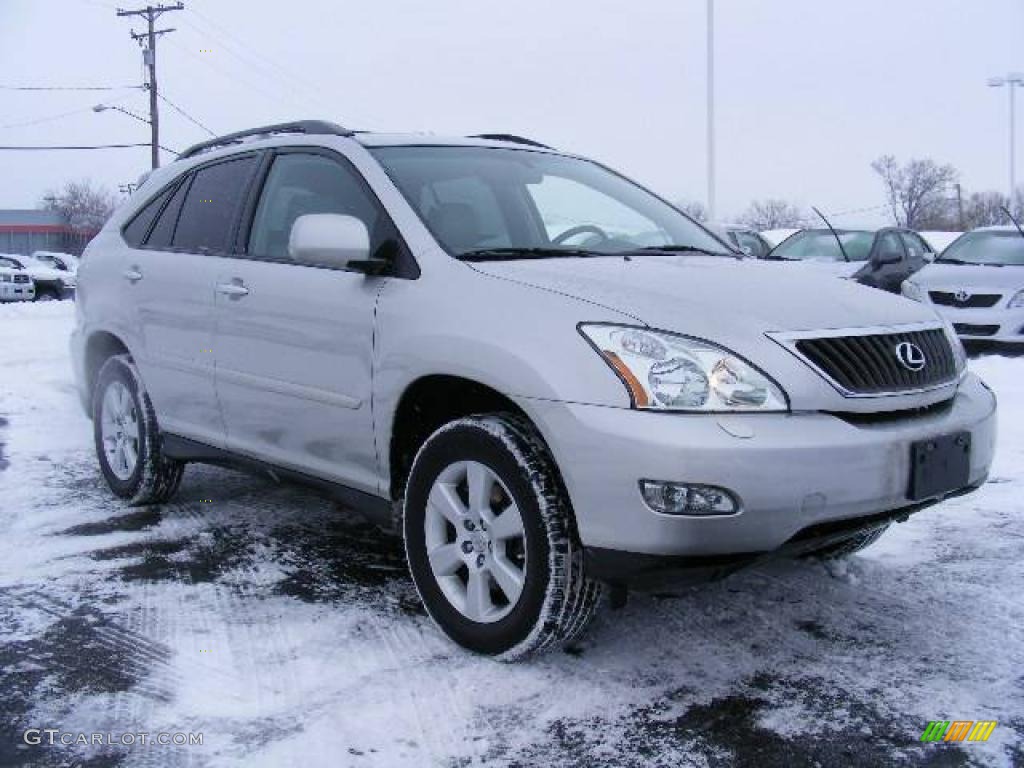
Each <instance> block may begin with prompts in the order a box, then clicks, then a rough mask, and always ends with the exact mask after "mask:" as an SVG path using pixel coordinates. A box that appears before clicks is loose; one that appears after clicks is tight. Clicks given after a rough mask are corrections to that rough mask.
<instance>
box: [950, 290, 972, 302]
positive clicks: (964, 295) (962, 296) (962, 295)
mask: <svg viewBox="0 0 1024 768" xmlns="http://www.w3.org/2000/svg"><path fill="white" fill-rule="evenodd" d="M953 298H954V299H956V300H957V301H959V302H960V303H961V304H963V303H964V302H965V301H967V300H968V299H969V298H971V294H969V293H968V292H967V291H965V290H964V289H963V288H961V289H960V290H959V291H957V292H956V293H954V294H953Z"/></svg>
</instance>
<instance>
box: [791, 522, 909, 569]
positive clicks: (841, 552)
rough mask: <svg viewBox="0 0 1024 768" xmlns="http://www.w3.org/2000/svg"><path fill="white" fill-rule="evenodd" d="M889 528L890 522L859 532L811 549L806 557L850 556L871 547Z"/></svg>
mask: <svg viewBox="0 0 1024 768" xmlns="http://www.w3.org/2000/svg"><path fill="white" fill-rule="evenodd" d="M887 530H889V526H888V524H886V525H883V526H880V527H878V528H873V529H872V530H870V531H865V532H864V533H858V534H856V535H855V536H851V537H850V538H848V539H843V540H842V541H837V542H835V543H833V544H829V545H828V546H825V547H822V548H821V549H814V550H811V551H810V552H808V553H806V554H805V555H804V557H815V558H818V559H819V560H838V559H840V558H844V557H849V556H850V555H853V554H856V553H857V552H860V551H861V550H862V549H866V548H867V547H870V546H871V545H872V544H874V543H875V542H876V541H878V540H879V539H880V538H881V537H882V534H883V533H885V532H886V531H887Z"/></svg>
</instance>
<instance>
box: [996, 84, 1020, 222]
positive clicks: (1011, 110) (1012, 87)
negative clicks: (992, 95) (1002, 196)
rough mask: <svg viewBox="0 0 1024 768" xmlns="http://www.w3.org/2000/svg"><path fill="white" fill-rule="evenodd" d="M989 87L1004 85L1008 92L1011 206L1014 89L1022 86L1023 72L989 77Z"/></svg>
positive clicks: (1014, 170) (1014, 175)
mask: <svg viewBox="0 0 1024 768" xmlns="http://www.w3.org/2000/svg"><path fill="white" fill-rule="evenodd" d="M988 85H989V87H990V88H1002V87H1004V86H1005V87H1006V89H1007V91H1009V93H1010V198H1009V200H1010V207H1011V208H1012V207H1013V195H1014V193H1015V192H1016V191H1017V168H1016V165H1017V157H1016V141H1015V139H1016V131H1017V128H1016V115H1015V114H1014V113H1015V110H1016V105H1015V103H1014V97H1013V96H1014V90H1015V89H1016V88H1018V87H1020V86H1024V73H1021V72H1011V73H1010V74H1008V75H1006V76H1005V77H990V78H989V80H988Z"/></svg>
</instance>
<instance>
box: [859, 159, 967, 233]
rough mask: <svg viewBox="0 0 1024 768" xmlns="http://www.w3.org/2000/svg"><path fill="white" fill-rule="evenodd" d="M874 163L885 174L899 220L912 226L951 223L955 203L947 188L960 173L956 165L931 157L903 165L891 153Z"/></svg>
mask: <svg viewBox="0 0 1024 768" xmlns="http://www.w3.org/2000/svg"><path fill="white" fill-rule="evenodd" d="M871 167H872V169H874V171H875V173H877V174H878V175H879V176H880V177H881V178H882V183H883V184H884V185H885V193H886V196H887V197H888V198H889V206H890V207H891V208H892V214H893V217H894V218H895V219H896V223H897V224H899V225H900V226H902V227H910V228H911V229H943V228H945V227H947V226H949V224H950V220H951V218H952V210H951V209H952V206H951V202H950V200H949V198H948V197H947V189H948V188H949V186H950V185H951V184H953V183H955V182H956V180H957V178H958V177H959V175H960V174H959V173H958V172H957V170H956V168H954V167H953V166H952V165H939V164H937V163H936V162H935V161H934V160H932V159H930V158H924V159H913V160H909V161H908V162H907V163H905V164H903V165H900V164H899V163H898V162H897V161H896V158H895V157H893V156H892V155H883V156H882V157H880V158H878V159H877V160H875V162H873V163H872V164H871Z"/></svg>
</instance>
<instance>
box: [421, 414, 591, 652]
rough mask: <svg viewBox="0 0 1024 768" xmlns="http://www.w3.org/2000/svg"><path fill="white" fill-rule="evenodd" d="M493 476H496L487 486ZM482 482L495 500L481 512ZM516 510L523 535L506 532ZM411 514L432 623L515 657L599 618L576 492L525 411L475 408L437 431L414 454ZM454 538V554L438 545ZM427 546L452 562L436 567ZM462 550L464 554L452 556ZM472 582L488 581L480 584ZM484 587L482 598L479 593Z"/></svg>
mask: <svg viewBox="0 0 1024 768" xmlns="http://www.w3.org/2000/svg"><path fill="white" fill-rule="evenodd" d="M481 468H482V469H481ZM487 472H489V473H490V474H491V476H492V478H493V479H492V480H491V484H490V485H488V484H487V483H484V484H483V485H481V484H480V481H479V478H480V477H484V476H486V473H487ZM463 473H464V476H462V477H461V478H460V476H461V475H462V474H463ZM471 473H472V477H473V478H475V480H473V481H471V477H470V476H471ZM471 482H473V483H474V484H473V485H471ZM480 487H483V488H486V489H489V490H487V491H486V493H485V494H478V498H484V496H486V499H487V500H486V501H485V502H483V503H482V504H479V505H477V509H479V510H482V511H481V512H480V513H479V514H477V513H475V512H474V510H473V509H472V507H473V504H472V503H470V493H471V492H473V491H472V490H471V489H473V488H480ZM432 494H433V495H432ZM428 499H429V500H430V501H431V503H429V504H428ZM443 499H448V500H449V501H450V503H447V504H445V503H441V500H443ZM460 505H461V506H460ZM513 505H514V506H513ZM442 508H444V509H445V512H441V511H440V510H441V509H442ZM513 509H518V511H519V516H518V522H519V526H518V531H520V533H518V534H515V535H507V534H509V532H510V531H515V530H517V528H516V525H515V523H516V521H517V518H516V516H515V515H514V514H513V515H511V516H509V517H508V518H507V519H506V515H508V514H509V511H510V510H513ZM460 511H461V512H460ZM496 512H497V514H495V513H496ZM460 513H461V514H462V516H461V517H460V516H459V514H460ZM402 517H403V520H402V528H403V534H404V537H405V551H406V557H407V559H408V562H409V570H410V571H411V573H412V577H413V581H414V582H415V584H416V589H417V591H418V592H419V595H420V598H421V599H422V600H423V604H424V606H425V607H426V609H427V612H428V613H429V614H430V616H431V618H432V619H433V620H434V622H435V623H436V624H437V625H438V626H439V627H440V629H441V630H442V631H443V632H444V633H445V634H446V635H448V637H450V638H451V639H452V640H453V641H455V642H456V643H458V644H459V645H461V646H462V647H464V648H466V649H468V650H470V651H474V652H476V653H480V654H485V655H488V656H493V657H496V658H498V659H501V660H504V661H511V660H515V659H519V658H522V657H524V656H527V655H529V654H531V653H537V652H541V651H544V650H548V649H550V648H553V647H556V646H564V645H567V644H569V643H570V642H572V641H573V640H574V639H576V638H577V637H578V636H579V635H580V634H581V633H582V632H583V630H584V629H585V628H586V626H587V624H588V623H589V622H590V620H591V619H592V618H593V616H594V613H595V611H596V608H597V605H598V603H599V601H600V598H601V595H602V591H603V587H602V585H601V584H600V582H597V581H594V580H591V579H588V578H587V577H586V575H585V574H584V572H583V549H582V547H581V546H580V544H579V542H578V538H577V535H576V531H575V525H574V520H573V515H572V508H571V505H570V503H569V498H568V495H567V493H566V492H565V489H564V488H563V486H562V482H561V479H560V476H559V473H558V470H557V467H556V466H555V463H554V460H553V459H552V458H551V455H550V454H549V452H548V450H547V447H546V446H545V445H544V443H543V441H542V440H541V439H540V437H539V435H538V434H537V432H536V431H535V430H534V428H533V427H532V425H530V424H529V423H528V422H526V421H525V420H524V419H521V418H519V417H516V416H514V415H510V414H504V413H499V414H487V415H479V416H470V417H467V418H462V419H459V420H457V421H453V422H450V423H449V424H446V425H445V426H443V427H441V428H440V429H438V430H437V431H436V432H434V434H432V435H431V436H430V437H429V438H427V440H426V442H425V443H424V444H423V446H422V447H421V448H420V450H419V452H418V453H417V454H416V458H415V459H414V461H413V465H412V469H411V471H410V474H409V480H408V483H407V486H406V494H405V499H404V503H403V515H402ZM441 518H443V519H441ZM467 518H468V519H469V520H470V524H469V525H468V528H470V529H472V528H473V524H474V521H475V523H476V524H477V527H476V528H475V534H474V533H473V532H472V531H470V532H468V533H467V532H465V530H464V529H466V528H467V524H466V520H467ZM453 520H455V521H456V522H458V521H461V522H462V524H463V525H461V526H458V525H456V522H453ZM439 521H440V522H439ZM510 521H511V522H510ZM488 526H490V528H488ZM474 536H476V538H473V537H474ZM460 537H461V544H460V542H459V539H460ZM445 541H447V542H448V543H449V545H450V546H454V547H456V549H455V550H448V553H449V558H447V559H445V558H441V557H440V554H441V551H440V549H439V547H440V546H442V544H439V542H445ZM467 542H468V545H469V546H472V547H473V549H472V550H471V551H468V550H467V549H466V548H465V547H466V546H467ZM481 542H482V543H481ZM428 551H430V552H432V553H433V554H434V556H435V560H434V562H435V563H442V566H432V564H431V562H432V560H431V556H430V555H428ZM460 552H461V553H462V554H458V553H460ZM456 554H458V557H460V558H462V559H461V561H456V560H454V559H453V557H454V556H455V555H456ZM452 563H454V565H452ZM474 564H475V565H476V568H477V570H476V571H474V570H473V569H474ZM509 566H511V569H510V568H509ZM435 568H436V570H437V571H438V572H440V573H441V575H439V574H438V572H436V571H435ZM456 569H457V570H456ZM449 572H450V573H449ZM509 573H518V574H519V577H521V579H520V581H521V591H520V592H519V593H518V595H517V596H516V597H515V600H514V601H513V600H512V599H511V598H509V596H508V595H509V592H513V593H514V592H515V590H514V589H512V590H509V589H507V586H503V585H508V584H509V583H513V584H514V583H515V580H514V578H513V580H512V581H511V582H510V581H509V576H508V574H509ZM495 574H498V576H496V575H495ZM502 576H504V578H499V577H502ZM473 580H475V583H476V584H480V583H484V584H486V588H479V589H477V590H476V591H475V592H474V591H473V590H472V588H471V581H473ZM474 594H475V595H477V596H479V595H481V594H482V595H484V597H483V598H481V599H474V598H473V597H472V596H473V595H474ZM481 606H482V607H481Z"/></svg>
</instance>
